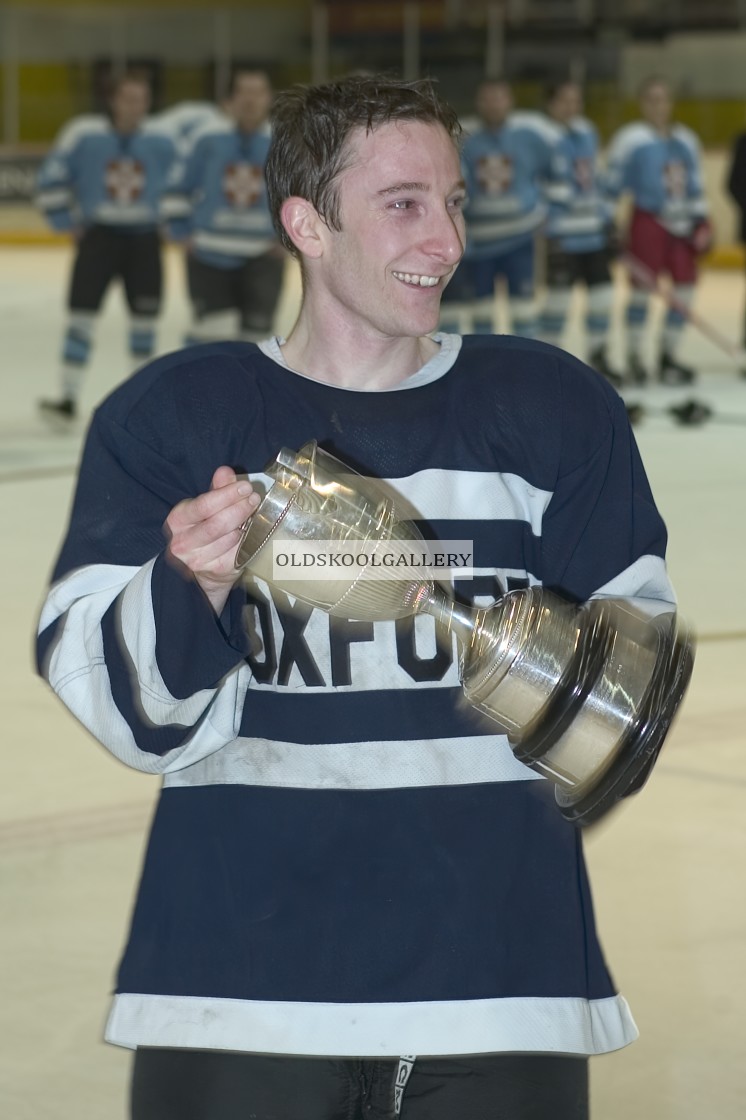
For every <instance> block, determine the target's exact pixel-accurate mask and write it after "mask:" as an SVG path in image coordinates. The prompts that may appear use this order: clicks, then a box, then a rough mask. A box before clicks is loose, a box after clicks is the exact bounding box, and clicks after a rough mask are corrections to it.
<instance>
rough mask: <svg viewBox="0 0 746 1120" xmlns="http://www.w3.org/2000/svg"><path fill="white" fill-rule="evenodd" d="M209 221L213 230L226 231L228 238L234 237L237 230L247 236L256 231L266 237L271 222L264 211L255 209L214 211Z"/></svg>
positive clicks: (237, 208) (238, 208)
mask: <svg viewBox="0 0 746 1120" xmlns="http://www.w3.org/2000/svg"><path fill="white" fill-rule="evenodd" d="M210 221H211V224H212V227H213V229H214V230H223V229H225V230H228V231H229V234H228V236H229V237H235V235H236V233H237V232H238V231H239V230H240V231H241V232H242V233H248V234H253V233H256V231H257V230H258V231H259V233H263V234H264V235H265V236H266V235H267V234H268V233H269V231H270V229H271V228H272V221H271V218H270V216H269V214H268V213H267V212H266V210H259V209H256V208H254V209H241V208H240V207H236V208H235V209H233V208H231V209H228V210H216V211H215V213H214V214H213V215H212V218H211V219H210Z"/></svg>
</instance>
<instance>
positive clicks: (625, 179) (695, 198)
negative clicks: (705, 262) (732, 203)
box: [607, 121, 708, 237]
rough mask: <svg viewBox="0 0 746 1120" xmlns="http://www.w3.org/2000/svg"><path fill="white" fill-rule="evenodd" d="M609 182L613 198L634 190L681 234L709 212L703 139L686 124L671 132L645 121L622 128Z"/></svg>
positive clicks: (640, 202)
mask: <svg viewBox="0 0 746 1120" xmlns="http://www.w3.org/2000/svg"><path fill="white" fill-rule="evenodd" d="M607 182H608V190H609V193H610V195H611V197H612V198H618V197H619V196H620V195H622V194H625V193H629V194H631V195H632V198H633V200H634V204H635V206H636V207H637V208H638V209H640V210H645V211H647V212H648V213H650V214H655V215H656V216H657V217H658V219H659V220H660V223H661V225H663V226H664V227H665V228H666V229H667V230H668V231H669V233H672V234H674V236H676V237H688V236H689V234H690V233H691V232H692V230H693V229H694V227H695V226H696V225H697V223H698V222H700V221H701V220H702V219H703V218H705V217H706V216H707V213H708V206H707V200H706V199H705V197H704V192H703V186H702V169H701V153H700V146H699V141H698V139H697V137H696V136H695V135H694V133H693V132H692V131H691V129H688V128H686V127H685V126H684V125H681V124H676V125H674V126H673V128H672V129H671V131H670V133H668V135H665V136H663V135H661V134H660V133H658V132H656V131H655V129H654V128H653V127H652V126H651V125H649V124H647V123H646V122H645V121H636V122H635V123H633V124H629V125H626V126H625V127H624V128H622V129H620V130H619V132H617V133H616V135H615V136H614V137H613V138H612V141H611V144H610V147H609V156H608V180H607Z"/></svg>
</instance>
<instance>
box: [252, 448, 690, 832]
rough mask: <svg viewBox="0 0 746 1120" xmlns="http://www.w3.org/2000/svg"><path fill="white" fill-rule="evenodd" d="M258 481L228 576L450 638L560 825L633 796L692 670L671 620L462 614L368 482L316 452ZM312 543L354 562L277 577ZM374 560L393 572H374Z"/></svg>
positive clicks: (529, 593)
mask: <svg viewBox="0 0 746 1120" xmlns="http://www.w3.org/2000/svg"><path fill="white" fill-rule="evenodd" d="M265 473H266V474H267V475H269V477H270V478H271V479H272V480H273V481H272V485H271V487H270V488H269V490H268V492H267V494H266V496H265V497H264V499H263V500H262V502H261V504H260V505H259V507H258V509H257V510H256V512H255V513H254V514H253V516H252V517H251V518H250V519H249V520H248V521H247V522H246V525H245V526H244V532H243V537H242V540H241V543H240V545H239V548H238V551H237V553H236V560H235V563H236V568H239V569H241V568H246V569H247V570H248V571H250V572H251V573H252V574H253V575H254V576H257V577H259V578H261V579H263V580H266V581H267V583H269V584H270V585H275V586H278V587H280V588H281V589H282V590H283V591H285V592H287V593H289V594H291V595H293V596H295V597H296V598H298V599H301V600H302V601H303V602H305V603H308V604H310V605H312V606H315V607H319V608H320V609H322V610H324V611H326V612H327V613H328V614H331V615H336V616H338V617H342V618H346V619H352V620H355V621H364V620H368V621H378V620H385V619H396V618H402V617H404V616H407V615H417V614H429V615H432V616H434V618H435V619H436V620H437V621H439V622H440V623H441V624H443V626H444V627H445V632H446V633H447V634H450V633H451V632H453V633H454V634H455V636H456V639H457V644H458V650H459V674H460V679H461V683H462V686H463V691H464V695H465V697H466V699H467V700H468V701H469V703H470V704H471V705H473V707H474V708H476V709H478V710H479V711H480V712H482V713H484V714H485V715H486V716H488V717H490V719H491V720H493V721H494V722H495V723H496V724H497V725H498V726H499V727H500V729H501V730H502V731H503V732H505V733H506V734H507V736H508V741H509V743H510V746H511V749H512V750H513V753H514V755H515V757H516V758H517V759H519V760H520V761H521V762H523V763H525V764H526V765H527V766H530V767H531V768H532V769H533V770H536V771H538V772H539V773H541V774H543V775H544V776H545V777H546V778H548V779H549V780H550V781H551V782H552V783H554V793H555V799H556V801H557V803H558V805H559V807H560V810H561V811H562V813H563V815H564V816H565V817H567V818H568V819H569V820H572V821H575V822H576V823H578V824H581V825H584V824H589V823H590V822H591V821H594V820H597V819H598V818H599V817H601V816H602V815H603V814H604V813H606V812H607V811H608V810H609V809H610V808H611V807H612V806H613V805H614V804H616V802H618V801H619V800H620V799H621V798H622V797H624V796H626V795H627V794H629V793H631V792H633V791H634V790H636V789H639V788H640V787H641V786H642V785H643V784H644V782H645V781H646V779H647V777H648V775H649V773H650V771H651V769H652V767H653V765H654V763H655V760H656V758H657V757H658V753H659V751H660V748H661V746H662V744H663V740H664V738H665V736H666V734H667V732H668V730H669V728H670V726H671V721H672V719H673V717H674V714H675V712H676V710H677V708H678V707H679V704H680V703H681V700H682V698H683V696H684V693H685V691H686V688H687V685H688V683H689V679H690V677H691V672H692V665H693V640H692V637H691V635H690V633H689V632H688V631H687V629H686V627H684V626H682V624H681V622H680V620H679V619H678V618H677V615H676V613H675V611H671V612H669V613H665V614H659V615H657V616H656V617H654V618H650V617H648V616H646V615H644V614H643V613H641V612H640V611H639V610H638V609H637V608H636V607H635V605H634V603H633V602H632V601H628V600H624V599H599V600H591V601H590V602H588V603H584V604H581V605H578V604H575V603H572V602H569V601H567V600H565V599H563V598H561V597H560V596H558V595H555V594H553V593H552V592H549V591H547V590H545V589H544V588H542V587H528V588H525V589H522V590H518V591H511V592H508V593H507V594H506V595H504V596H503V597H502V598H501V599H500V600H499V601H498V602H496V603H495V604H494V605H492V606H490V607H484V608H474V607H467V606H464V605H463V604H461V603H459V602H457V601H456V600H454V599H453V597H452V595H451V594H450V592H449V591H448V590H446V589H445V588H444V586H443V585H442V584H441V583H440V582H439V581H438V580H436V579H435V578H434V577H433V575H432V571H431V570H430V569H426V570H424V571H423V569H422V566H421V565H422V555H423V553H426V551H427V542H425V541H424V539H423V538H422V535H421V534H420V532H419V530H418V529H417V526H416V525H415V524H414V523H413V522H412V521H411V520H409V519H407V518H406V517H404V516H403V514H402V511H401V510H399V509H398V508H397V501H396V500H395V499H392V498H391V497H389V496H388V495H387V494H386V492H385V491H384V489H383V488H382V486H381V485H380V484H379V483H377V482H376V481H375V480H371V479H369V478H366V477H364V476H362V475H359V474H357V473H356V472H354V471H353V470H352V469H351V468H350V467H348V466H346V465H345V464H343V463H341V462H340V461H339V460H338V459H335V458H334V456H332V455H329V454H328V453H327V452H325V451H322V450H321V449H320V448H319V447H318V446H317V444H316V443H315V442H310V443H307V444H305V445H304V446H303V447H302V448H301V449H300V450H299V451H297V452H295V451H290V450H288V449H287V448H283V449H282V450H281V451H280V453H279V454H278V456H277V458H276V459H275V460H274V461H273V462H272V463H270V464H269V465H268V466H267V467H266V470H265ZM314 542H318V543H321V542H324V544H325V545H328V544H329V542H334V543H335V544H336V545H338V546H339V547H343V546H351V545H354V546H355V547H356V549H357V551H358V555H360V553H361V552H362V554H363V563H361V564H358V565H356V566H355V567H354V568H353V569H346V568H336V569H334V574H333V576H332V577H331V578H330V577H327V578H324V579H318V578H314V579H310V578H307V577H306V576H304V574H303V572H301V573H300V574H297V572H296V571H295V570H293V571H291V572H287V573H286V572H285V571H282V572H279V573H278V569H277V567H276V564H275V563H274V558H275V556H276V555H277V552H278V548H279V547H281V546H292V547H297V546H298V545H299V544H306V545H309V546H311V545H313V543H314ZM420 542H421V545H422V547H421V546H420ZM384 552H385V553H386V554H387V557H388V558H389V559H391V557H392V556H393V558H394V562H392V563H390V565H389V567H388V568H387V569H386V570H383V571H382V569H381V568H380V567H376V558H377V557H379V558H380V557H381V556H382V555H383V553H384ZM397 558H400V560H401V562H400V563H396V559H397ZM374 569H375V572H374ZM402 571H404V576H402ZM374 576H375V578H374ZM449 640H450V639H449Z"/></svg>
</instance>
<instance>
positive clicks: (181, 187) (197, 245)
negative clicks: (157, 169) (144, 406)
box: [164, 70, 285, 343]
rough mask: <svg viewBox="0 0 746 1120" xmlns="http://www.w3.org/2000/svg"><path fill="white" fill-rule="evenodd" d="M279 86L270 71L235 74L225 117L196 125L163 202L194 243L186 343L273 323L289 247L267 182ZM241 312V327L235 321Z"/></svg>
mask: <svg viewBox="0 0 746 1120" xmlns="http://www.w3.org/2000/svg"><path fill="white" fill-rule="evenodd" d="M271 100H272V89H271V86H270V83H269V79H268V77H267V75H266V74H265V73H264V72H263V71H252V70H244V71H239V72H237V73H236V74H235V75H234V76H233V81H232V86H231V93H230V96H229V98H228V99H227V101H226V103H225V111H226V117H225V119H224V120H223V121H222V122H214V123H211V124H208V125H207V126H206V127H205V128H203V129H201V130H199V131H197V132H196V133H195V134H194V136H193V138H192V146H191V150H190V152H189V154H188V155H187V157H186V159H185V160H184V161H183V163H181V164H180V166H179V168H178V170H177V172H176V173H175V175H174V177H173V181H172V183H171V186H170V188H169V192H168V194H167V196H166V199H165V200H164V212H165V214H166V216H167V217H168V219H169V229H170V232H171V234H172V236H174V237H175V238H179V239H182V240H185V241H186V243H187V279H188V285H189V297H190V300H191V304H192V325H191V328H190V332H189V335H188V337H187V339H186V341H187V343H195V342H203V341H207V340H209V339H216V338H230V337H234V336H235V335H236V334H237V333H240V336H241V338H244V339H246V340H251V341H256V340H257V339H260V338H264V337H265V336H266V335H267V334H268V333H269V331H270V330H271V329H272V320H273V318H274V313H275V309H276V306H277V302H278V299H279V296H280V290H281V287H282V278H283V271H284V264H285V253H284V252H283V251H282V249H281V248H280V246H279V243H278V241H277V238H276V236H275V232H274V230H273V228H272V219H271V218H270V214H269V209H268V206H267V194H266V188H265V185H264V164H265V161H266V158H267V151H268V149H269V130H268V127H267V114H268V112H269V107H270V104H271ZM236 313H237V314H238V320H239V323H238V331H237V330H236V327H235V326H234V325H233V323H232V322H228V321H227V320H229V319H230V320H232V319H233V318H235V315H236Z"/></svg>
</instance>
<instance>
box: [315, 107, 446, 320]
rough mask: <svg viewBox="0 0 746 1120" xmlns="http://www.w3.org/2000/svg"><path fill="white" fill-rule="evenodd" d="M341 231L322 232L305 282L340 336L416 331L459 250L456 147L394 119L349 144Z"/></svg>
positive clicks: (428, 128)
mask: <svg viewBox="0 0 746 1120" xmlns="http://www.w3.org/2000/svg"><path fill="white" fill-rule="evenodd" d="M348 144H349V145H350V150H349V152H348V156H349V157H350V158H349V160H348V162H347V167H346V169H345V170H344V171H343V172H341V174H340V176H339V179H338V181H337V186H338V190H339V199H340V224H341V227H342V228H341V230H339V231H335V230H328V229H327V228H326V227H325V226H324V227H323V229H322V238H323V252H322V254H321V256H320V257H319V258H318V260H317V261H316V262H315V266H314V268H313V276H312V283H313V284H314V296H318V297H319V298H320V300H321V302H322V304H323V305H324V306H325V307H326V309H327V311H328V312H329V313H330V314H331V315H332V316H334V315H336V316H338V318H339V328H340V331H341V332H343V333H347V334H350V333H354V334H355V335H356V336H358V337H359V336H360V335H361V334H367V335H368V336H369V337H370V336H371V335H377V336H379V337H380V336H385V337H388V338H401V337H410V338H411V337H415V338H417V337H420V336H422V335H425V334H428V333H429V332H430V331H432V330H434V329H435V328H436V327H437V324H438V318H439V307H440V297H441V294H442V292H443V288H444V286H445V284H446V283H447V282H448V280H449V279H450V277H451V275H452V273H453V270H454V268H455V267H456V265H457V264H458V262H459V260H460V259H461V255H462V253H463V251H464V238H465V234H464V218H463V212H462V208H463V203H464V184H463V180H462V177H461V167H460V163H459V156H458V152H457V151H456V148H455V145H454V143H453V141H452V140H451V138H450V136H449V135H448V133H447V132H446V130H445V129H444V128H443V127H442V126H441V125H439V124H425V123H421V122H419V121H401V122H396V123H389V124H384V125H381V126H379V127H378V128H376V129H374V130H373V131H372V132H369V133H366V132H365V131H364V130H363V129H358V130H356V131H355V132H354V133H353V134H352V136H351V137H350V139H349V140H348Z"/></svg>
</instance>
